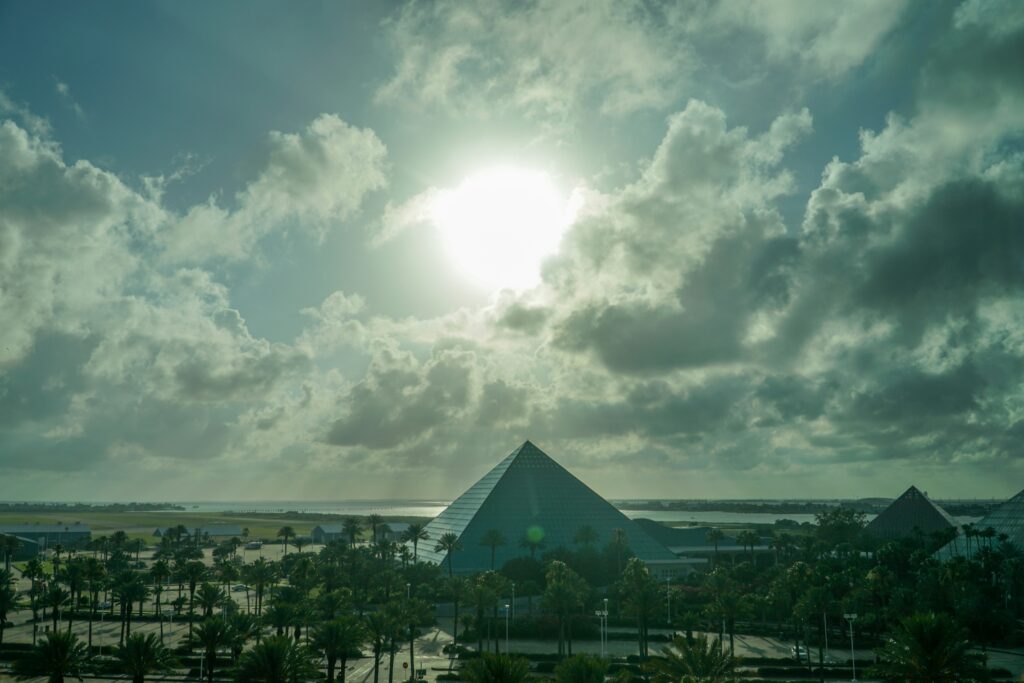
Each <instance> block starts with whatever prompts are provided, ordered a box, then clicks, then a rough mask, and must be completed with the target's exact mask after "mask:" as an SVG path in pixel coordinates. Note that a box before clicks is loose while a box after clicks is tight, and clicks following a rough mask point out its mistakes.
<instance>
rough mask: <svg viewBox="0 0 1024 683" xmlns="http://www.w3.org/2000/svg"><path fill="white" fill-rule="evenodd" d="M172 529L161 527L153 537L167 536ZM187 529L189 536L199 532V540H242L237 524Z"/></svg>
mask: <svg viewBox="0 0 1024 683" xmlns="http://www.w3.org/2000/svg"><path fill="white" fill-rule="evenodd" d="M172 528H176V527H161V528H159V529H156V530H155V531H154V532H153V535H154V536H156V537H157V538H160V537H163V536H166V535H167V532H168V531H170V530H171V529H172ZM186 528H187V529H188V533H189V536H193V537H194V536H195V534H196V532H197V531H198V532H199V538H212V539H217V538H220V539H225V538H235V537H237V538H242V527H241V526H239V525H237V524H210V525H208V526H200V527H186Z"/></svg>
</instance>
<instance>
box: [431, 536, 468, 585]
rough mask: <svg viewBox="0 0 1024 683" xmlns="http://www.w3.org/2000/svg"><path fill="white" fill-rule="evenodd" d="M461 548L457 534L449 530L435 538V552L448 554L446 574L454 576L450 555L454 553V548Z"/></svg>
mask: <svg viewBox="0 0 1024 683" xmlns="http://www.w3.org/2000/svg"><path fill="white" fill-rule="evenodd" d="M461 549H462V543H461V542H460V541H459V537H458V535H456V534H454V533H452V532H451V531H449V532H448V533H446V534H442V536H441V538H439V539H437V545H435V546H434V552H435V553H446V554H447V555H448V576H454V575H455V572H454V570H453V569H452V555H454V554H455V551H456V550H461Z"/></svg>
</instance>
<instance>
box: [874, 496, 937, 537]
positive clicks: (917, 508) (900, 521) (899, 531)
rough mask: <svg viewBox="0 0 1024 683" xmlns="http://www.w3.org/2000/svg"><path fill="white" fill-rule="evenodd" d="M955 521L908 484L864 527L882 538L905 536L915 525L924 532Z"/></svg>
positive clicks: (935, 529)
mask: <svg viewBox="0 0 1024 683" xmlns="http://www.w3.org/2000/svg"><path fill="white" fill-rule="evenodd" d="M955 526H956V522H955V521H953V518H952V517H950V516H949V514H948V513H947V512H946V511H945V510H943V509H942V508H941V507H940V506H939V505H938V504H936V503H934V502H933V501H932V500H931V499H930V498H928V496H926V495H925V494H923V493H921V492H920V491H918V490H917V487H916V486H911V487H910V488H909V489H907V490H906V491H904V492H903V495H901V496H900V497H899V498H897V499H896V500H894V501H893V502H892V504H891V505H890V506H889V507H887V508H885V510H883V511H882V512H881V514H879V515H878V516H877V517H875V518H874V519H873V520H871V523H870V524H868V526H867V532H868V533H870V534H872V535H873V536H877V537H878V538H883V539H894V538H902V537H904V536H908V535H909V534H910V532H912V531H913V530H914V529H915V528H916V529H920V530H921V531H923V532H924V533H926V534H927V533H930V532H932V531H941V530H942V529H949V528H951V527H955Z"/></svg>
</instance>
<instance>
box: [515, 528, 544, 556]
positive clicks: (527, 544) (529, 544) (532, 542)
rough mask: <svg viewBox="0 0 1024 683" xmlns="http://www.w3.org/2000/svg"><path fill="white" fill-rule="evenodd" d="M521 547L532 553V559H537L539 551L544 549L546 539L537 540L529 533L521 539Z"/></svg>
mask: <svg viewBox="0 0 1024 683" xmlns="http://www.w3.org/2000/svg"><path fill="white" fill-rule="evenodd" d="M519 547H520V548H526V549H527V550H529V551H530V559H531V560H532V559H535V557H536V555H537V551H538V550H540V549H541V548H543V547H544V539H542V538H537V537H535V536H534V535H531V534H530V533H529V532H527V533H526V534H525V535H524V536H523V537H522V538H521V539H519Z"/></svg>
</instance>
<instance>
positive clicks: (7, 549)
mask: <svg viewBox="0 0 1024 683" xmlns="http://www.w3.org/2000/svg"><path fill="white" fill-rule="evenodd" d="M20 547H21V541H19V540H18V537H17V536H12V535H9V534H0V550H3V553H4V570H5V571H7V572H8V573H10V571H11V560H12V559H14V554H15V553H17V552H18V548H20Z"/></svg>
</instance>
